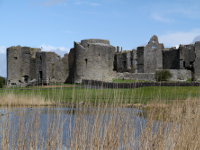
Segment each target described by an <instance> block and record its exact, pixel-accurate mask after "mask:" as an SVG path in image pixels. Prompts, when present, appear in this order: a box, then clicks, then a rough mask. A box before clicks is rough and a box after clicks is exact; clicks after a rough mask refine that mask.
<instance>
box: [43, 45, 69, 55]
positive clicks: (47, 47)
mask: <svg viewBox="0 0 200 150" xmlns="http://www.w3.org/2000/svg"><path fill="white" fill-rule="evenodd" d="M40 47H41V48H42V51H53V52H55V53H57V54H58V55H61V56H63V55H64V54H66V53H69V50H70V49H69V48H65V47H63V46H61V47H54V46H51V45H46V44H42V45H41V46H40Z"/></svg>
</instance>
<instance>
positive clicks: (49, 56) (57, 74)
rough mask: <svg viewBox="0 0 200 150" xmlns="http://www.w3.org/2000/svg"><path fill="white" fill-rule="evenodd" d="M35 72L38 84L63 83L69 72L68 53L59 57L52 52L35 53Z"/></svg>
mask: <svg viewBox="0 0 200 150" xmlns="http://www.w3.org/2000/svg"><path fill="white" fill-rule="evenodd" d="M36 74H37V80H38V82H39V83H40V84H51V83H64V82H65V81H66V79H67V77H68V74H69V67H68V54H65V56H64V57H63V58H60V56H59V55H57V54H56V53H54V52H38V53H36Z"/></svg>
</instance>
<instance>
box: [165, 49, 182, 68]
mask: <svg viewBox="0 0 200 150" xmlns="http://www.w3.org/2000/svg"><path fill="white" fill-rule="evenodd" d="M163 69H180V51H179V49H178V50H177V49H175V48H170V49H164V50H163Z"/></svg>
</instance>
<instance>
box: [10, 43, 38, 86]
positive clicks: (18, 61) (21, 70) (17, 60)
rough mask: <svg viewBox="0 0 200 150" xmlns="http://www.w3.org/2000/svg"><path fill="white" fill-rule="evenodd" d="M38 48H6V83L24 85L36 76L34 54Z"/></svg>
mask: <svg viewBox="0 0 200 150" xmlns="http://www.w3.org/2000/svg"><path fill="white" fill-rule="evenodd" d="M39 51H41V50H40V49H39V48H30V47H21V46H13V47H9V48H7V85H8V87H9V86H26V85H27V83H28V82H29V81H30V80H32V79H35V78H36V71H35V70H36V65H35V55H36V52H39Z"/></svg>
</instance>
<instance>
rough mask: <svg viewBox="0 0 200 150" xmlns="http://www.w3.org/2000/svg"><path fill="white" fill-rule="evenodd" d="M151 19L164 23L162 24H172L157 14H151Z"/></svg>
mask: <svg viewBox="0 0 200 150" xmlns="http://www.w3.org/2000/svg"><path fill="white" fill-rule="evenodd" d="M151 18H153V19H154V20H156V21H160V22H164V23H169V22H172V20H171V19H168V18H166V17H164V16H163V15H161V14H158V13H153V14H151Z"/></svg>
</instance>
